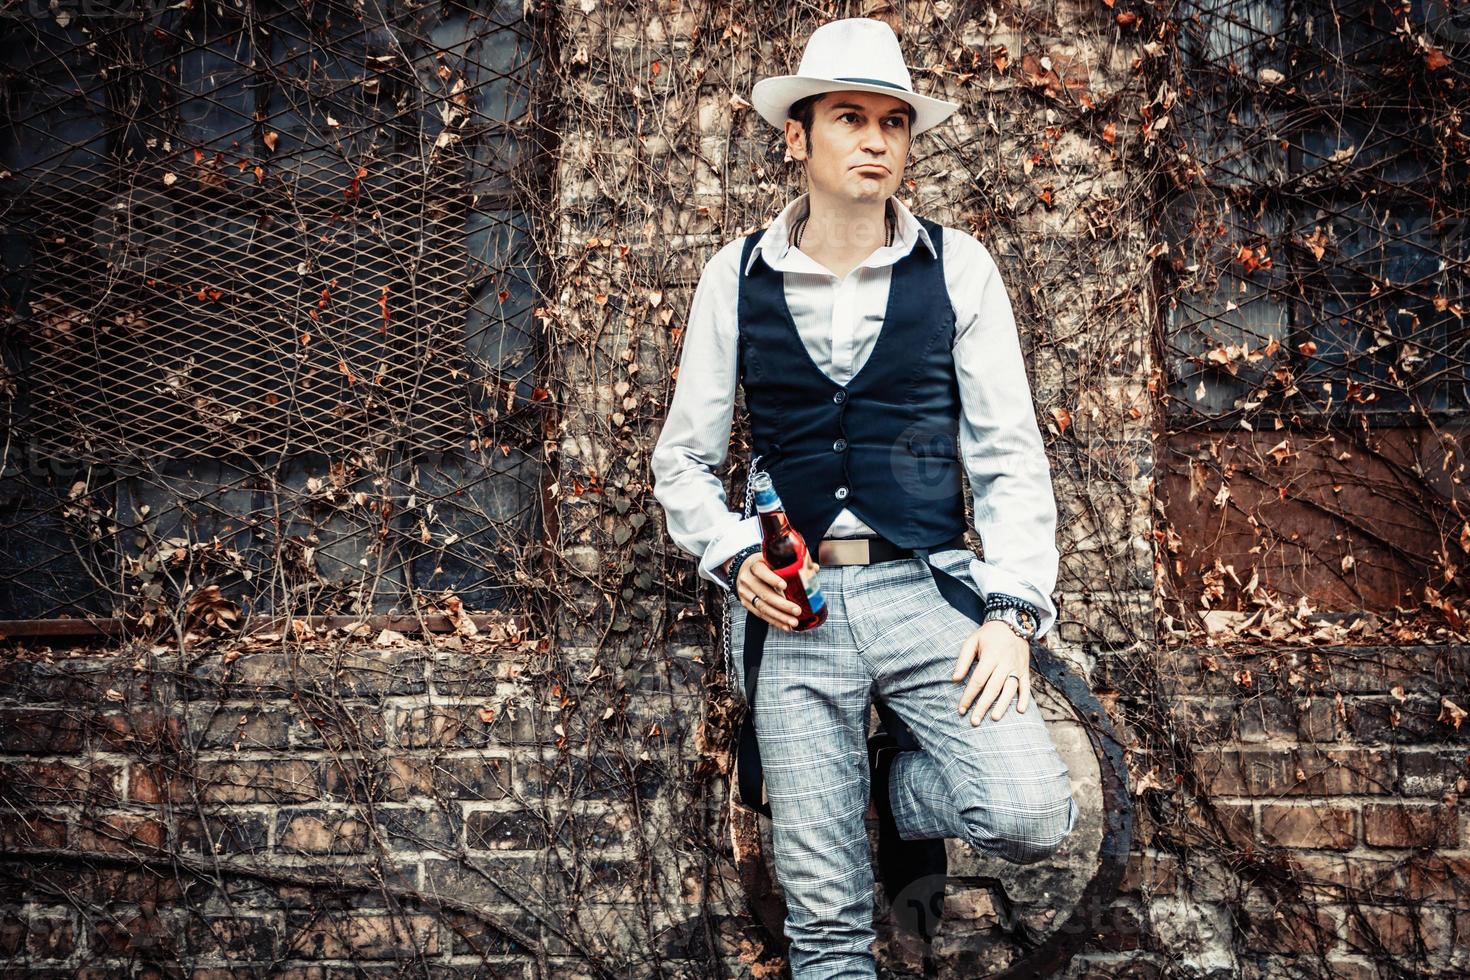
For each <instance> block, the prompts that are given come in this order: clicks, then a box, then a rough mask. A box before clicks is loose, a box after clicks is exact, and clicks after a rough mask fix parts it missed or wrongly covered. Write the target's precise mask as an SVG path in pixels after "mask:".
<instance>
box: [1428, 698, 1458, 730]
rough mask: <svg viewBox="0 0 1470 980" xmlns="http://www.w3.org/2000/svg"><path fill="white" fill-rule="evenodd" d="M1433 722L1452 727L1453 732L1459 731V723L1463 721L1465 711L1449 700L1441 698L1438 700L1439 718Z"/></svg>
mask: <svg viewBox="0 0 1470 980" xmlns="http://www.w3.org/2000/svg"><path fill="white" fill-rule="evenodd" d="M1435 720H1436V721H1442V722H1444V723H1446V724H1449V725H1454V726H1455V731H1459V730H1460V722H1462V721H1464V720H1465V709H1464V708H1462V707H1460V706H1459V705H1458V704H1455V702H1453V701H1451V700H1450V699H1449V698H1446V697H1441V698H1440V699H1439V717H1438V718H1437V719H1435Z"/></svg>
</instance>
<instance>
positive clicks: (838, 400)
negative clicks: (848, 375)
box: [832, 391, 847, 405]
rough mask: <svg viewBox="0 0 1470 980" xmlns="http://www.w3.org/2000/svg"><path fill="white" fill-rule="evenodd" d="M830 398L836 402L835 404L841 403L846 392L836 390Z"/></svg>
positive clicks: (844, 398)
mask: <svg viewBox="0 0 1470 980" xmlns="http://www.w3.org/2000/svg"><path fill="white" fill-rule="evenodd" d="M832 400H833V401H834V402H836V403H837V404H839V405H841V404H842V403H843V402H845V401H847V392H845V391H839V392H836V393H835V394H833V396H832Z"/></svg>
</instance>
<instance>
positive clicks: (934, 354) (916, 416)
mask: <svg viewBox="0 0 1470 980" xmlns="http://www.w3.org/2000/svg"><path fill="white" fill-rule="evenodd" d="M919 221H920V222H921V223H922V224H923V226H924V227H925V228H927V229H928V231H929V236H930V240H931V241H933V242H934V246H935V251H936V252H937V253H938V255H937V256H934V255H930V254H929V250H928V249H927V248H925V247H924V244H923V242H915V243H914V247H913V250H912V251H910V252H909V254H908V255H906V256H904V257H903V258H901V259H899V260H898V262H897V263H895V264H894V266H893V273H892V283H891V286H890V287H889V292H888V309H887V311H886V313H885V314H884V318H883V327H882V330H881V331H880V332H879V334H878V340H877V342H876V344H875V346H874V347H873V350H872V353H871V354H870V355H869V357H868V359H867V360H866V361H864V362H863V366H862V368H861V369H860V370H859V371H858V373H857V374H856V375H855V376H854V377H852V378H851V379H850V380H849V381H848V383H847V384H845V385H839V384H838V383H837V382H835V381H833V380H832V379H831V378H829V377H827V375H825V374H823V373H822V371H821V369H820V368H818V367H817V365H816V363H815V362H814V361H812V358H811V355H810V354H809V353H808V352H807V349H806V345H805V344H803V343H802V340H801V335H800V334H799V333H798V332H797V329H796V323H795V321H794V320H793V319H792V317H791V310H790V309H789V308H788V307H787V305H786V290H785V282H784V279H785V277H784V275H783V274H782V273H780V272H777V271H776V270H774V269H772V268H771V267H770V266H769V265H767V264H766V262H765V259H764V257H761V258H758V259H757V260H756V262H755V265H754V266H753V267H752V268H751V270H750V274H749V275H746V274H744V270H745V267H746V264H747V263H748V262H749V261H750V256H751V253H752V251H753V249H754V248H755V245H756V242H757V241H759V239H760V236H761V234H762V233H761V232H756V233H755V234H753V235H750V236H748V237H747V238H746V240H745V247H744V249H743V250H742V252H741V256H740V269H741V275H740V290H739V304H738V307H739V308H738V324H739V343H738V348H737V350H738V354H737V356H738V359H739V376H740V383H741V386H742V387H743V388H744V390H745V407H746V409H747V410H748V411H749V413H750V431H751V439H752V441H753V443H754V446H753V449H754V451H755V452H756V453H759V454H760V455H761V457H762V467H761V468H762V469H765V470H766V471H767V472H769V473H770V474H771V481H772V482H773V483H774V484H775V486H776V492H777V493H778V494H779V495H780V497H781V503H782V505H783V506H784V507H785V508H786V513H787V516H788V517H790V519H791V523H792V524H793V525H794V526H795V527H796V529H797V530H798V531H800V532H801V535H802V537H803V538H805V539H806V542H807V545H808V547H810V548H812V549H813V550H815V549H816V546H817V542H819V541H820V540H821V539H822V537H823V535H825V534H826V531H827V528H828V527H830V526H831V524H832V520H833V519H834V518H835V517H836V516H837V515H838V514H839V513H840V512H841V511H842V509H843V508H844V507H846V508H848V509H850V510H851V511H852V512H853V513H854V514H856V515H857V516H858V517H860V518H862V520H863V521H864V522H865V523H867V525H868V526H869V527H871V528H873V530H875V531H876V532H878V533H879V534H880V535H882V536H883V537H885V538H887V539H888V540H890V541H892V542H893V543H894V544H896V545H898V546H900V547H903V548H937V547H938V546H939V545H941V544H943V543H944V542H946V541H949V540H951V539H953V538H954V537H955V536H956V535H960V534H963V533H964V532H965V502H964V495H963V488H964V483H963V479H962V467H961V462H960V457H959V446H958V440H959V417H960V399H959V385H958V382H957V380H956V376H955V369H954V355H953V350H952V345H953V342H954V325H955V317H954V308H953V307H952V306H951V305H950V302H949V292H948V290H947V289H946V287H945V283H944V245H943V240H942V238H941V227H940V226H939V225H938V224H935V223H934V222H932V221H928V220H926V219H924V218H919Z"/></svg>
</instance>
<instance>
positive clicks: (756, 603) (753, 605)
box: [750, 596, 761, 609]
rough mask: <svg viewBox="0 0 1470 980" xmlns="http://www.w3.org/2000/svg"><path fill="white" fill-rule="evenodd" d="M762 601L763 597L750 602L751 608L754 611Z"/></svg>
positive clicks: (757, 597)
mask: <svg viewBox="0 0 1470 980" xmlns="http://www.w3.org/2000/svg"><path fill="white" fill-rule="evenodd" d="M760 601H761V597H760V596H755V597H753V598H752V599H751V600H750V608H752V609H754V608H755V607H756V606H757V605H758V604H759V603H760Z"/></svg>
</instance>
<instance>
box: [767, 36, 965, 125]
mask: <svg viewBox="0 0 1470 980" xmlns="http://www.w3.org/2000/svg"><path fill="white" fill-rule="evenodd" d="M850 91H856V92H876V93H878V94H879V95H891V96H893V97H894V98H896V99H902V100H903V101H905V102H907V103H908V104H909V105H911V106H913V107H914V109H915V110H916V115H915V116H914V123H913V128H912V131H911V132H912V135H914V136H917V135H919V134H920V133H922V132H923V131H924V130H926V129H929V128H930V127H933V126H937V125H939V124H940V123H942V122H944V120H945V119H947V118H949V115H950V113H952V112H954V111H955V110H956V109H958V108H959V104H958V103H955V102H946V101H944V100H943V99H931V98H928V97H927V96H923V95H920V94H918V93H917V92H915V91H914V82H913V79H911V78H910V77H909V69H908V65H906V64H904V60H903V51H902V50H901V49H900V48H899V46H898V38H897V37H896V36H895V35H894V33H893V28H891V27H889V26H888V25H887V24H886V23H884V22H883V21H881V20H873V19H872V18H870V17H849V18H847V19H845V20H834V21H831V22H829V23H826V24H823V25H822V26H821V27H818V28H817V29H816V30H815V31H812V36H811V37H809V38H807V42H806V50H805V51H804V52H802V55H801V67H800V68H798V69H797V70H796V74H795V75H777V76H776V77H774V78H763V79H761V80H760V81H758V82H756V83H755V87H754V88H752V89H751V91H750V104H751V105H753V106H755V111H756V112H759V113H760V114H761V118H762V119H764V120H765V121H766V122H768V123H770V124H771V125H772V126H775V127H776V128H777V129H785V128H786V112H787V110H788V109H790V108H791V103H793V102H796V101H797V100H799V99H804V98H806V97H807V96H808V95H816V94H817V93H819V92H850Z"/></svg>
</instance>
